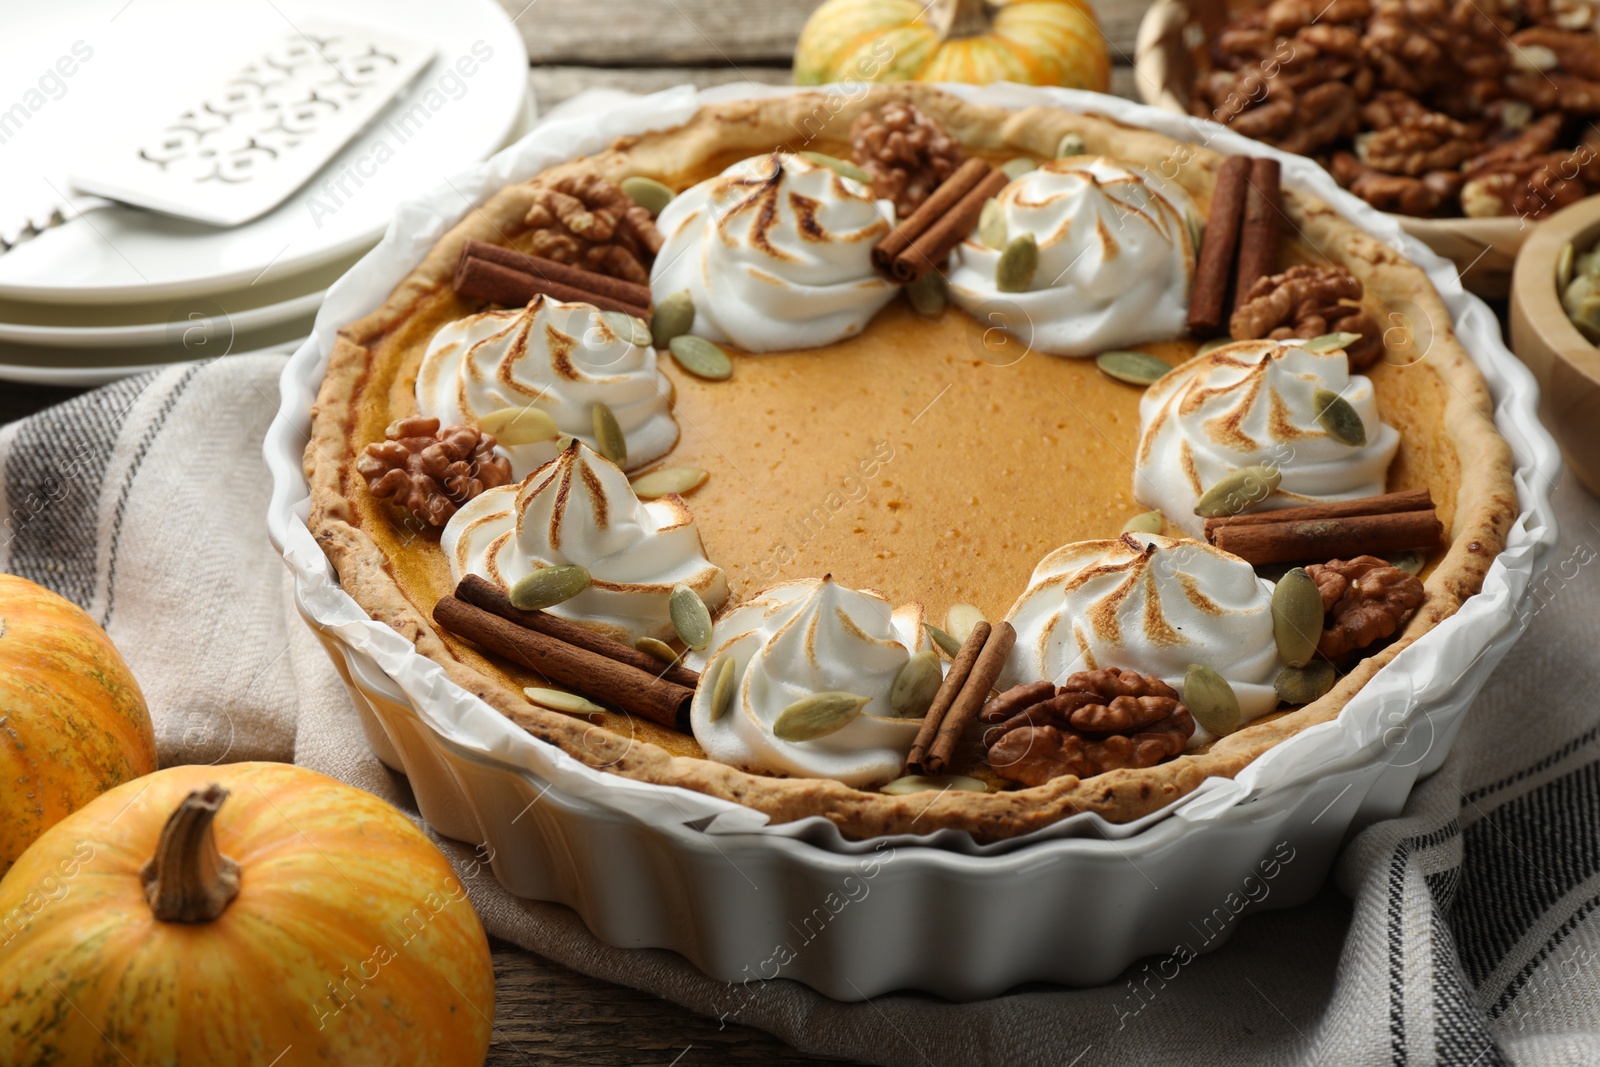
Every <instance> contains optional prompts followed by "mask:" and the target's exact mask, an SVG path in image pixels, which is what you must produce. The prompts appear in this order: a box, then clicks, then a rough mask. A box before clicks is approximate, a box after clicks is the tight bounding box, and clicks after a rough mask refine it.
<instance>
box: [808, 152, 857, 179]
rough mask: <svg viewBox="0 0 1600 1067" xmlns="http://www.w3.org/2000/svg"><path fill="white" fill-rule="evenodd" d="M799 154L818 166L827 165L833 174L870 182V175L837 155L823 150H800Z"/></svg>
mask: <svg viewBox="0 0 1600 1067" xmlns="http://www.w3.org/2000/svg"><path fill="white" fill-rule="evenodd" d="M799 156H800V158H801V159H808V160H810V161H811V162H813V163H815V164H816V165H817V166H819V167H827V168H828V169H829V170H831V171H833V172H834V173H835V174H840V175H843V176H844V177H846V178H854V179H855V180H856V181H858V182H860V183H862V184H863V185H871V184H872V175H870V174H868V173H867V172H866V171H864V170H862V169H861V168H860V167H858V166H856V165H855V164H854V163H847V162H845V161H844V160H842V159H840V158H839V157H838V156H830V155H827V154H826V153H823V152H801V153H799Z"/></svg>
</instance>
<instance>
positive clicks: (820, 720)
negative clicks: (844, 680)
mask: <svg viewBox="0 0 1600 1067" xmlns="http://www.w3.org/2000/svg"><path fill="white" fill-rule="evenodd" d="M869 699H870V698H868V697H858V696H856V695H855V694H854V693H839V692H829V693H812V694H811V695H810V696H804V697H801V698H800V699H799V700H796V701H795V702H794V703H793V704H790V705H789V706H788V707H786V708H784V709H783V710H782V711H780V712H779V713H778V717H777V718H776V719H774V720H773V722H772V732H773V734H774V735H776V736H777V737H778V739H779V740H782V741H810V740H813V739H814V738H818V737H826V736H827V735H828V734H831V733H833V732H834V731H836V730H842V729H844V728H845V727H846V726H849V725H850V723H851V722H853V721H854V720H855V717H856V716H857V715H860V714H861V709H862V708H864V707H866V706H867V703H868V701H869Z"/></svg>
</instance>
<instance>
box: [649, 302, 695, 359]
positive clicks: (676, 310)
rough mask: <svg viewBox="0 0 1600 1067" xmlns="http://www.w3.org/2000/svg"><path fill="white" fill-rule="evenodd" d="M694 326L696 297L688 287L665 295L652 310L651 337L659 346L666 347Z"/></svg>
mask: <svg viewBox="0 0 1600 1067" xmlns="http://www.w3.org/2000/svg"><path fill="white" fill-rule="evenodd" d="M693 327H694V297H692V296H690V295H689V290H687V289H679V290H678V291H677V292H676V293H673V294H672V295H671V296H668V297H663V298H662V300H661V301H660V303H658V304H656V306H655V310H654V311H652V312H650V339H651V340H652V341H654V342H655V346H656V347H657V348H666V347H667V344H668V343H669V342H670V341H671V340H672V339H673V338H674V337H681V336H682V335H683V334H686V333H688V332H689V331H690V330H691V329H693Z"/></svg>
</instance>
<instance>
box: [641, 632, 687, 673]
mask: <svg viewBox="0 0 1600 1067" xmlns="http://www.w3.org/2000/svg"><path fill="white" fill-rule="evenodd" d="M633 647H634V648H636V649H638V650H639V651H640V652H643V653H644V654H645V655H647V656H653V657H655V658H656V659H658V660H660V661H661V662H662V663H665V664H666V665H667V666H669V667H670V666H672V664H674V663H676V662H678V652H677V650H676V649H674V648H673V647H672V646H671V645H669V644H667V643H666V642H665V641H663V640H661V639H660V638H656V637H641V638H639V639H638V640H637V641H635V642H634V643H633Z"/></svg>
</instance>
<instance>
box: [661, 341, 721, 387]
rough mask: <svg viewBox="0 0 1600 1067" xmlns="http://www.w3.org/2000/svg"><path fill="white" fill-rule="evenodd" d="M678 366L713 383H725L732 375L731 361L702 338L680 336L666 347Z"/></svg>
mask: <svg viewBox="0 0 1600 1067" xmlns="http://www.w3.org/2000/svg"><path fill="white" fill-rule="evenodd" d="M667 349H668V351H670V352H671V353H672V358H673V359H675V360H677V361H678V366H680V367H682V368H683V369H684V370H686V371H688V372H689V373H690V374H692V375H694V376H695V377H696V378H705V379H707V380H709V381H713V382H721V381H726V380H727V379H728V378H730V377H732V375H733V360H731V359H729V358H728V353H726V352H724V351H723V350H722V349H721V348H720V347H719V346H717V345H715V344H713V343H711V342H710V341H707V340H706V339H705V338H704V337H695V336H694V335H693V334H687V333H686V334H680V335H679V336H677V337H674V338H673V339H672V341H671V342H670V343H669V344H668V345H667Z"/></svg>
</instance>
